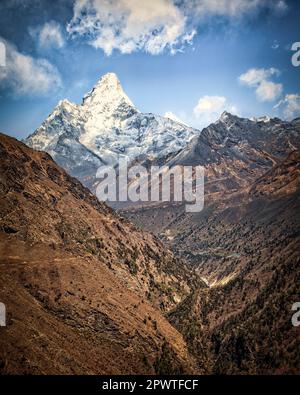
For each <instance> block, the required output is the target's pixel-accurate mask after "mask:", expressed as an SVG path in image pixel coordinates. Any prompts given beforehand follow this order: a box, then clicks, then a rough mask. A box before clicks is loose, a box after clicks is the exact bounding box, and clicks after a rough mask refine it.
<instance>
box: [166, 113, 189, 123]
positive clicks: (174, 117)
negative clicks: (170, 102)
mask: <svg viewBox="0 0 300 395" xmlns="http://www.w3.org/2000/svg"><path fill="white" fill-rule="evenodd" d="M164 117H165V118H169V119H171V120H172V121H175V122H179V123H183V124H184V125H185V122H183V121H182V120H181V119H180V118H179V117H178V116H177V115H175V114H174V113H173V112H172V111H167V112H166V113H165V115H164Z"/></svg>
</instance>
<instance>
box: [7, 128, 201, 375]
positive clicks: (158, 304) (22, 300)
mask: <svg viewBox="0 0 300 395" xmlns="http://www.w3.org/2000/svg"><path fill="white" fill-rule="evenodd" d="M0 152H1V156H0V158H1V159H0V161H1V174H0V206H1V217H0V229H1V232H0V248H1V262H0V270H1V276H0V278H1V286H0V300H1V302H3V303H5V304H6V306H7V312H8V325H7V327H6V328H1V336H0V360H1V364H0V368H1V371H2V372H3V373H57V374H61V373H94V374H95V373H98V374H99V373H147V372H148V373H155V372H160V371H170V372H172V371H173V372H174V371H181V370H184V371H192V370H193V368H192V367H191V365H192V364H193V361H192V359H191V358H190V357H189V355H188V353H187V350H186V345H185V342H184V341H183V339H182V337H181V335H180V334H179V333H178V332H177V331H176V330H175V329H174V328H172V327H171V325H170V324H169V323H168V322H167V321H166V320H165V318H164V317H163V315H162V312H161V311H166V310H168V309H170V308H171V307H174V306H175V305H176V303H178V302H179V301H180V300H181V299H182V298H184V297H185V295H187V294H188V293H189V292H190V285H191V284H192V282H193V276H192V277H191V275H190V273H189V271H188V270H186V269H185V268H184V266H183V265H182V264H180V263H179V262H176V261H175V259H174V257H173V255H172V254H171V253H170V252H169V251H167V250H165V249H164V247H163V245H162V243H160V242H159V241H158V240H156V239H155V238H154V237H153V236H151V235H149V234H147V233H143V232H140V231H137V230H136V229H135V228H134V226H133V225H131V224H130V223H129V222H127V221H126V220H124V219H122V218H120V217H118V216H117V215H116V214H115V213H114V212H113V211H112V210H111V209H109V208H108V207H107V206H106V205H105V204H102V203H99V202H98V201H97V199H96V198H95V197H94V196H93V195H92V194H91V193H90V191H89V190H88V189H86V188H84V187H83V186H82V185H81V184H80V183H79V182H78V181H77V180H75V179H73V178H71V177H70V176H68V175H67V174H66V173H65V171H63V170H62V169H61V168H60V167H59V166H58V165H56V164H55V163H54V162H53V161H52V159H51V157H50V156H49V155H48V154H46V153H41V152H37V151H34V150H32V149H30V148H28V147H26V146H25V145H24V144H22V143H20V142H18V141H17V140H14V139H12V138H9V137H7V136H4V135H0ZM195 281H196V279H195ZM153 306H154V307H153ZM116 356H117V357H118V358H116ZM185 366H186V367H185Z"/></svg>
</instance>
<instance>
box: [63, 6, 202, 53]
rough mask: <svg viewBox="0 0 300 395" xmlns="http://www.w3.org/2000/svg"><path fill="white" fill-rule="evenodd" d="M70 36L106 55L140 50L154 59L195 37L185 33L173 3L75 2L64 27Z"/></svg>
mask: <svg viewBox="0 0 300 395" xmlns="http://www.w3.org/2000/svg"><path fill="white" fill-rule="evenodd" d="M67 30H68V32H69V33H70V34H71V35H73V36H74V35H75V36H76V35H79V36H84V37H87V38H88V40H89V43H90V44H91V45H93V46H94V47H95V48H101V49H102V50H103V51H104V52H105V54H106V55H111V53H112V52H113V50H114V49H117V50H119V51H120V52H121V53H131V52H134V51H137V50H143V51H145V52H148V53H150V54H153V55H156V54H159V53H161V52H163V51H164V50H165V49H169V50H170V51H172V52H174V51H176V47H177V46H181V45H183V44H184V43H186V42H188V43H190V42H191V40H192V38H193V35H194V33H193V32H192V30H191V31H187V29H186V17H185V16H184V15H183V13H182V11H181V10H180V8H179V7H176V6H175V5H174V4H173V2H172V0H155V1H138V0H119V1H117V2H112V1H110V0H76V2H75V5H74V16H73V18H72V20H71V22H70V23H69V24H68V26H67Z"/></svg>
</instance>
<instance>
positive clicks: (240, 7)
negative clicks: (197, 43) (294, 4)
mask: <svg viewBox="0 0 300 395" xmlns="http://www.w3.org/2000/svg"><path fill="white" fill-rule="evenodd" d="M184 5H185V7H186V8H187V9H188V10H189V11H190V13H193V14H194V15H195V16H196V17H198V18H199V17H206V16H208V15H213V16H215V15H219V16H228V17H240V16H243V15H245V14H247V13H250V12H254V11H257V10H260V9H263V8H268V9H270V10H271V11H273V12H274V13H276V14H279V15H280V14H282V13H284V12H286V10H287V9H288V6H287V4H286V2H285V1H284V0H277V1H276V0H184Z"/></svg>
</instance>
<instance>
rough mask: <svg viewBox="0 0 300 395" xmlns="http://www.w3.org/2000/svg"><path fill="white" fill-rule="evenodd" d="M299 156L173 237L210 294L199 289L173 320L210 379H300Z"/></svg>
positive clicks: (292, 155) (221, 203) (284, 162)
mask: <svg viewBox="0 0 300 395" xmlns="http://www.w3.org/2000/svg"><path fill="white" fill-rule="evenodd" d="M299 158H300V151H299V150H298V151H296V152H293V153H292V154H290V155H289V157H288V158H287V159H286V160H284V161H283V162H282V163H281V164H280V165H278V166H275V167H274V168H273V170H272V171H270V172H268V173H267V174H266V175H264V176H263V177H261V178H260V179H259V180H258V181H256V182H255V183H254V184H253V186H252V187H251V188H249V190H248V191H245V192H244V193H240V194H235V195H229V196H228V198H227V200H226V203H224V202H220V203H219V204H215V205H214V207H212V208H211V211H210V213H209V215H207V216H205V215H204V214H203V216H202V217H201V216H199V217H198V218H197V221H195V222H193V224H190V227H188V228H186V229H183V228H182V229H181V236H178V237H177V238H175V239H174V245H178V246H179V247H178V248H180V245H181V246H182V245H184V249H185V251H190V254H185V256H186V257H187V259H188V260H189V261H190V263H191V264H193V265H195V267H197V271H198V272H199V274H200V275H201V276H202V277H203V279H205V281H206V282H207V284H209V289H206V290H205V289H202V290H201V289H200V290H196V291H195V292H194V294H193V295H190V296H189V297H188V298H187V299H186V300H185V301H184V302H183V303H182V304H181V305H180V306H179V307H178V308H176V309H175V311H174V312H172V313H171V314H170V318H171V320H172V322H173V323H174V324H175V325H176V326H177V328H178V329H180V330H181V331H182V332H183V333H184V334H185V338H186V339H187V341H189V343H190V349H191V351H192V349H193V348H194V349H195V350H197V351H196V354H198V356H200V355H201V361H203V359H204V355H206V360H207V364H206V367H208V366H210V369H208V371H209V372H211V373H218V374H220V373H222V374H232V373H239V374H240V373H251V374H253V373H258V374H270V373H271V374H274V373H298V374H299V371H300V359H299V355H300V354H299V344H300V335H299V330H298V328H295V327H293V326H292V323H291V317H292V311H291V308H292V305H293V304H294V303H295V302H297V301H299V298H300V294H299V283H300V249H299V245H300V237H299V234H300V228H299V223H300V209H299V207H300V186H299V181H300V173H299ZM191 317H193V319H191Z"/></svg>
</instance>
